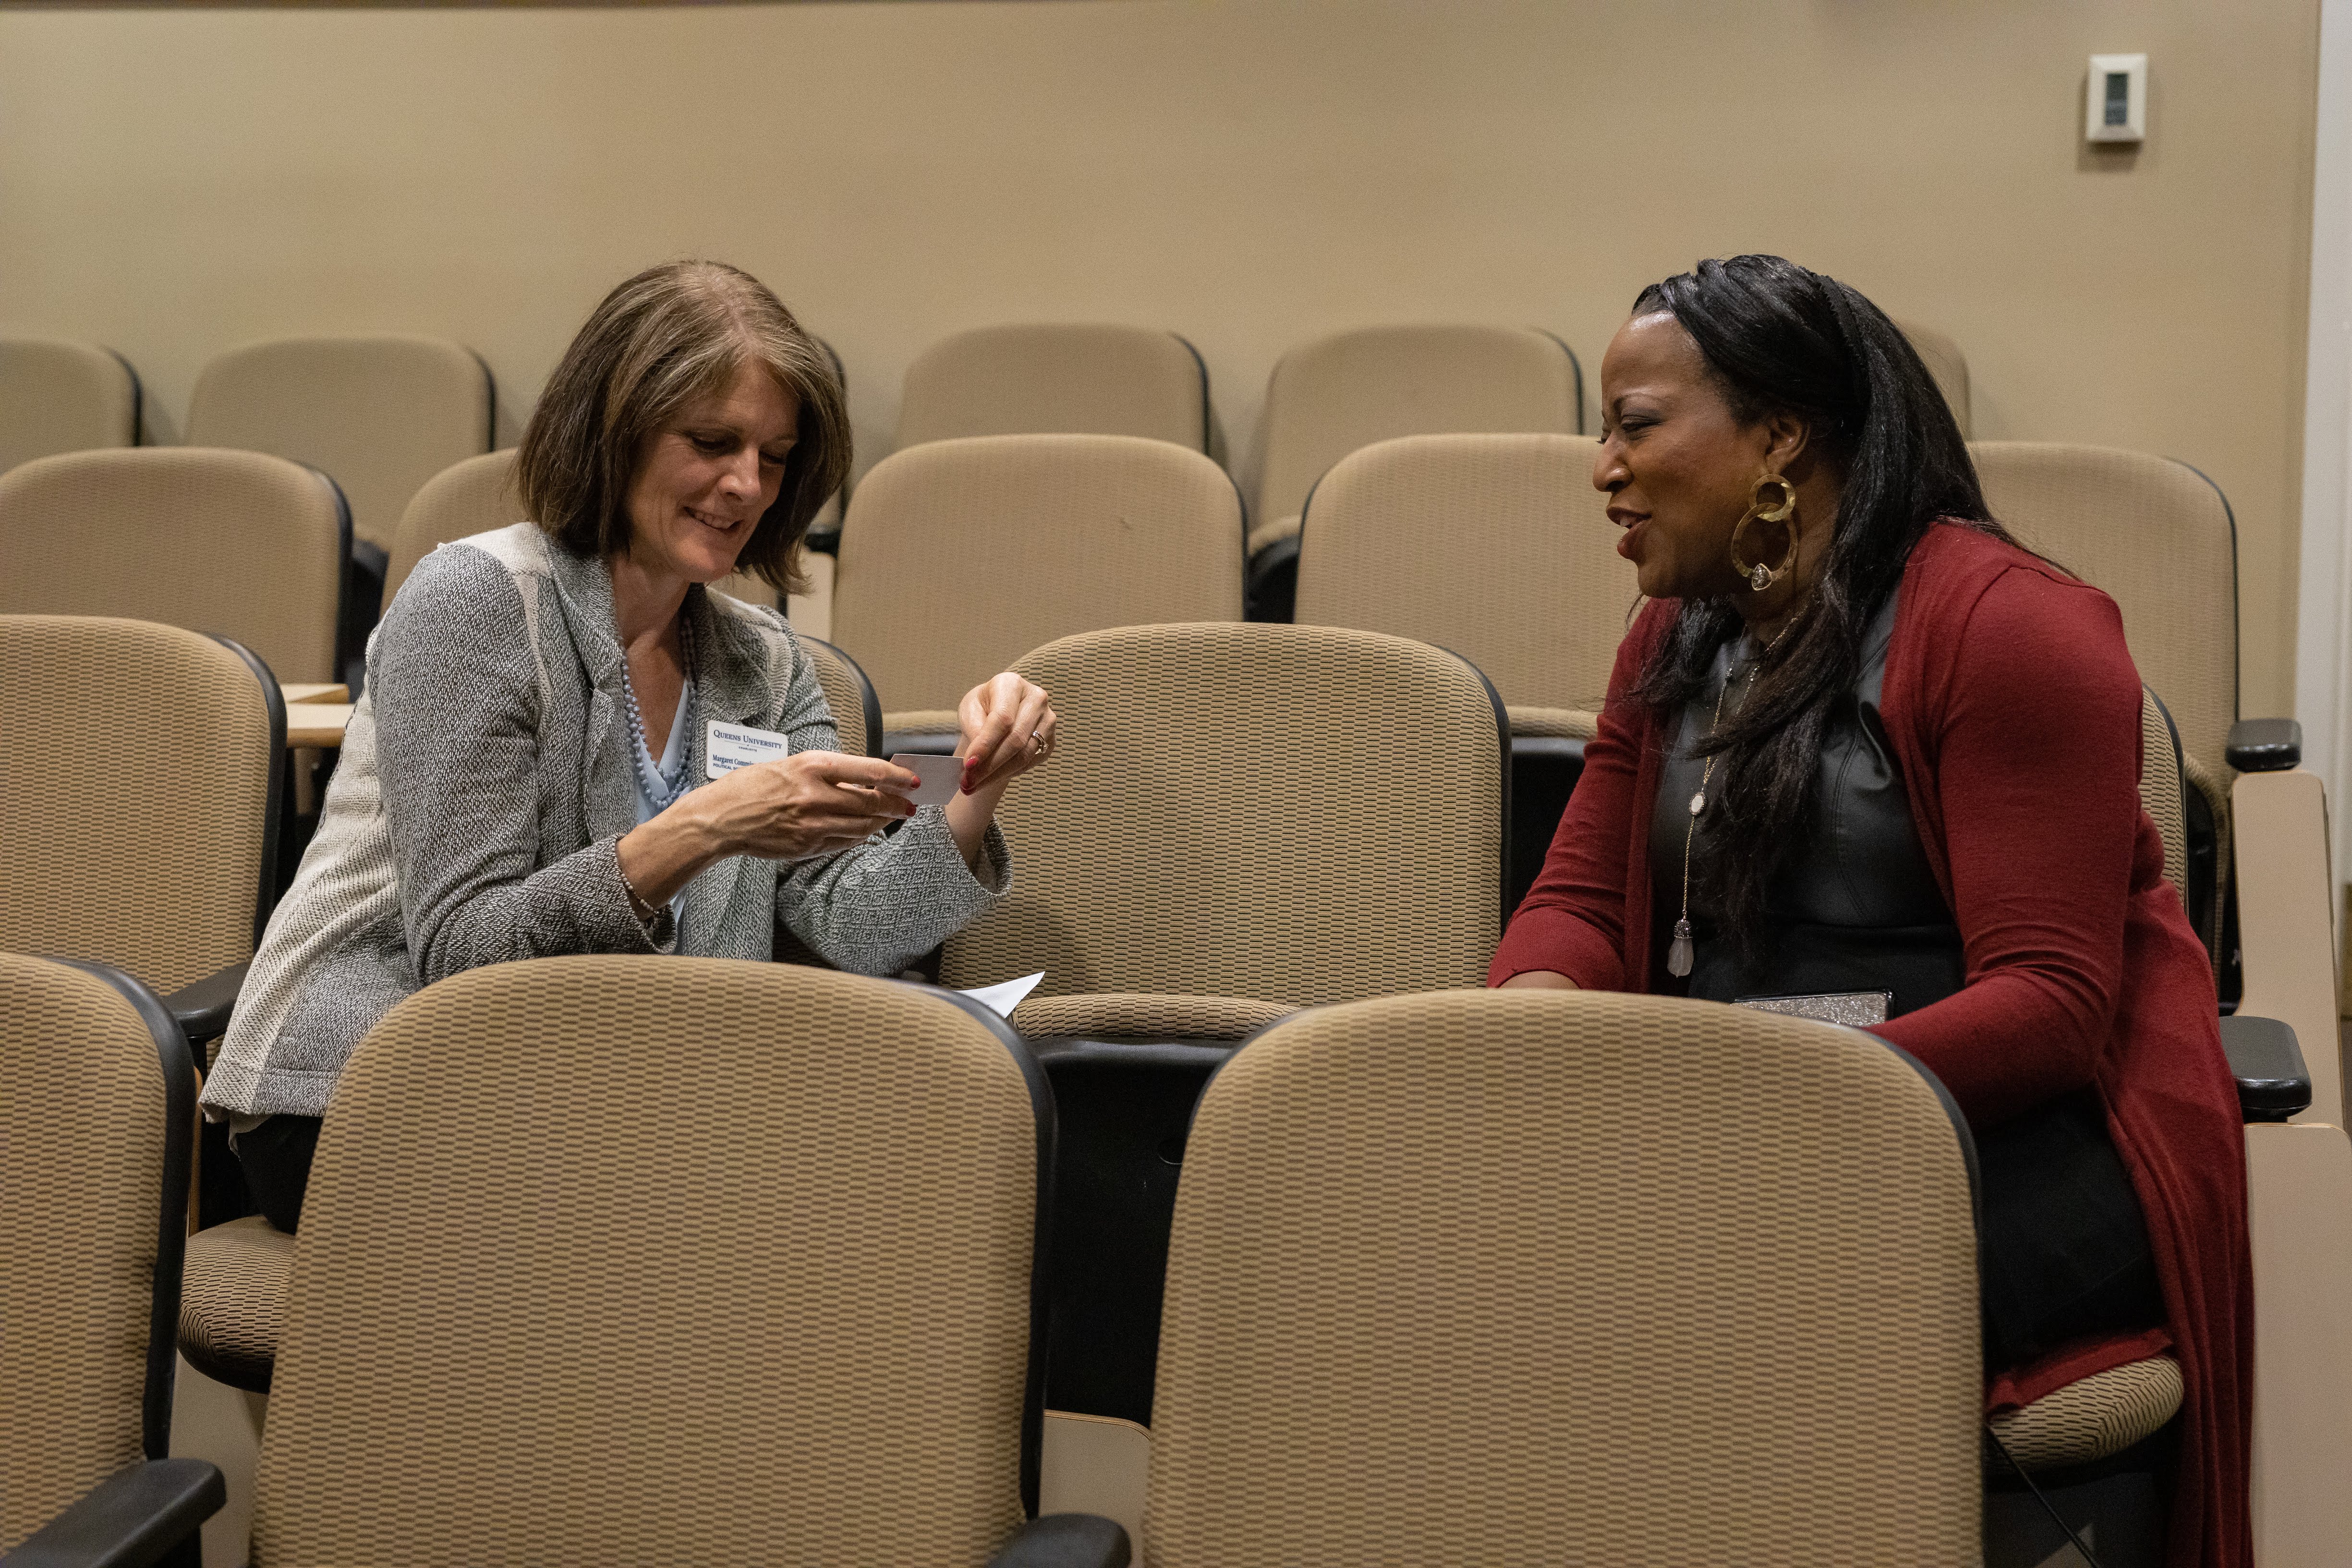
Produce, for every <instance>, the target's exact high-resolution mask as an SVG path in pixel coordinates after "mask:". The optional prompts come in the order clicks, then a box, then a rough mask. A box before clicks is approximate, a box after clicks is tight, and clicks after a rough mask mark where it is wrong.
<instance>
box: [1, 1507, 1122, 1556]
mask: <svg viewBox="0 0 2352 1568" xmlns="http://www.w3.org/2000/svg"><path fill="white" fill-rule="evenodd" d="M10 1561H12V1562H13V1561H14V1559H13V1558H12V1559H11V1560H10ZM1127 1561H1128V1545H1127V1531H1124V1530H1121V1529H1120V1528H1119V1527H1118V1525H1116V1524H1114V1523H1112V1522H1111V1521H1109V1520H1107V1519H1105V1518H1103V1517H1102V1516H1101V1515H1100V1514H1093V1513H1049V1514H1046V1515H1045V1516H1044V1517H1042V1518H1039V1519H1033V1520H1031V1521H1029V1522H1028V1523H1026V1524H1024V1525H1023V1526H1022V1527H1021V1533H1020V1534H1018V1535H1016V1536H1014V1537H1013V1539H1012V1541H1010V1542H1007V1543H1006V1545H1005V1547H1004V1550H1003V1551H1002V1552H998V1553H997V1554H996V1555H995V1556H993V1557H992V1558H990V1559H989V1560H988V1568H1127Z"/></svg>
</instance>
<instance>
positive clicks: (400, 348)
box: [188, 333, 497, 696]
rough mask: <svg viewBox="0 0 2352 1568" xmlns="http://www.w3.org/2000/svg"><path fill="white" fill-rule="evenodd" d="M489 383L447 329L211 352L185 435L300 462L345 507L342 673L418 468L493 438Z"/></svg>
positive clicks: (354, 679)
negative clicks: (347, 565)
mask: <svg viewBox="0 0 2352 1568" xmlns="http://www.w3.org/2000/svg"><path fill="white" fill-rule="evenodd" d="M496 404H497V395H496V392H495V389H494V388H493V387H492V385H491V382H490V372H489V367H488V365H486V364H484V363H482V361H481V359H480V357H479V356H478V355H477V354H476V353H474V352H473V351H472V350H471V349H468V348H466V347H464V346H462V345H460V344H457V343H453V342H448V341H447V340H446V339H443V338H428V337H414V336H407V335H401V334H392V333H384V334H373V335H364V336H358V335H355V336H340V337H300V338H279V339H276V340H274V341H271V342H258V343H250V344H247V345H246V346H245V347H243V348H238V349H232V350H230V351H229V352H228V353H224V354H219V355H217V356H215V358H214V359H213V360H212V361H211V362H210V363H207V364H206V365H205V368H204V370H203V372H202V373H201V374H198V375H197V377H196V389H195V391H194V394H193V395H191V396H190V399H189V403H188V444H189V445H190V446H192V447H247V448H250V449H251V450H254V451H257V452H270V453H274V454H276V455H277V456H278V457H281V458H292V459H294V460H295V461H296V462H300V463H308V464H310V466H311V467H313V468H317V469H319V470H320V472H322V473H325V474H328V475H331V477H332V478H333V479H334V480H335V482H336V483H337V484H338V485H340V486H341V487H342V490H343V494H344V496H345V498H346V499H347V500H349V502H350V504H351V509H352V564H351V569H350V577H351V584H350V586H349V588H348V589H347V590H346V592H345V595H344V609H345V615H346V617H347V619H346V622H345V625H344V628H343V639H344V642H345V644H346V645H347V650H348V651H349V652H350V653H352V655H353V656H354V658H353V661H352V662H353V668H352V669H351V671H350V673H349V675H348V676H347V678H346V679H345V684H347V685H348V686H350V688H351V689H352V695H353V696H357V695H358V693H359V689H360V682H361V679H362V676H363V674H364V671H363V670H362V669H361V668H357V660H356V655H357V654H358V652H359V651H360V650H361V649H362V648H363V647H364V646H365V643H366V639H367V634H368V632H369V630H370V629H371V628H373V626H374V625H375V622H376V616H378V614H379V613H380V612H381V611H382V609H383V602H384V590H383V579H384V556H385V552H387V551H388V550H389V549H390V548H391V544H392V536H393V532H394V530H395V529H396V528H397V527H398V526H399V523H400V516H401V512H402V510H404V508H405V507H406V506H407V505H408V502H409V499H410V498H411V497H413V496H414V495H415V493H416V492H417V490H418V489H419V488H420V487H422V486H423V485H424V483H425V480H427V479H431V478H432V477H433V476H434V475H436V474H437V473H439V472H440V471H441V470H442V469H443V468H447V467H448V466H449V465H450V464H451V463H454V462H456V461H457V460H458V459H460V458H467V457H472V456H474V455H476V454H477V453H481V452H487V451H488V450H489V449H490V447H491V444H492V442H493V441H494V439H495V438H496V437H495V423H496Z"/></svg>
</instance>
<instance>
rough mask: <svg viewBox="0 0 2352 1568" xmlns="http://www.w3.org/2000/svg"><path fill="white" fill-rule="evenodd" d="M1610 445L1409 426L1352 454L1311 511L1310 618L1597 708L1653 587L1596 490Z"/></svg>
mask: <svg viewBox="0 0 2352 1568" xmlns="http://www.w3.org/2000/svg"><path fill="white" fill-rule="evenodd" d="M1599 447H1600V443H1599V442H1597V441H1595V440H1593V439H1592V438H1591V437H1586V436H1528V435H1519V436H1482V435H1470V436H1462V435H1455V436H1408V437H1402V438H1401V439H1398V440H1394V441H1382V442H1381V443H1379V444H1378V445H1376V446H1370V447H1362V448H1360V449H1359V450H1357V451H1355V452H1353V453H1351V454H1349V456H1347V457H1345V458H1341V459H1340V460H1339V462H1338V463H1336V464H1335V465H1333V467H1332V468H1331V471H1330V472H1328V473H1327V474H1325V475H1324V476H1323V478H1322V480H1321V482H1320V483H1318V484H1317V485H1316V487H1315V493H1314V497H1313V499H1312V500H1310V501H1309V502H1308V503H1307V514H1306V517H1305V520H1304V521H1303V523H1302V525H1301V531H1300V534H1299V542H1298V596H1297V613H1296V618H1297V621H1298V623H1299V624H1300V625H1302V626H1361V627H1363V628H1364V629H1366V630H1368V631H1378V632H1390V633H1393V634H1394V635H1396V636H1398V637H1418V638H1420V639H1421V640H1422V641H1423V642H1431V643H1435V644H1436V645H1437V646H1438V647H1444V648H1449V649H1451V650H1453V651H1454V652H1455V653H1458V654H1460V655H1461V656H1462V657H1463V658H1466V659H1468V660H1469V661H1470V662H1471V663H1473V664H1475V665H1476V666H1477V667H1478V668H1479V669H1480V670H1481V671H1483V672H1484V673H1485V674H1486V679H1489V680H1491V681H1493V682H1494V683H1495V689H1496V690H1497V691H1500V692H1501V693H1502V694H1503V700H1504V701H1505V702H1506V703H1507V704H1510V705H1511V706H1512V707H1513V708H1514V709H1517V708H1523V707H1524V708H1527V709H1532V710H1543V709H1553V710H1562V709H1565V710H1581V711H1583V712H1586V713H1590V712H1592V711H1594V710H1598V709H1599V708H1600V707H1601V699H1602V698H1603V697H1604V696H1605V695H1606V694H1607V692H1608V689H1609V671H1610V668H1611V667H1612V665H1613V664H1614V663H1615V661H1616V658H1617V645H1618V644H1619V643H1620V642H1621V641H1622V640H1623V639H1624V636H1625V627H1626V624H1627V617H1628V616H1630V614H1631V613H1632V611H1633V605H1634V602H1635V600H1636V599H1637V598H1638V597H1639V596H1640V590H1639V589H1638V588H1637V587H1636V585H1635V584H1634V581H1633V563H1631V562H1629V561H1627V560H1625V559H1624V558H1623V557H1622V556H1620V555H1619V554H1618V553H1617V541H1618V539H1619V538H1620V537H1621V535H1622V530H1620V529H1619V528H1618V527H1617V526H1616V525H1615V524H1614V523H1612V522H1611V521H1609V517H1608V513H1607V511H1606V510H1605V509H1606V507H1607V505H1608V498H1607V497H1606V496H1604V495H1602V494H1601V492H1600V491H1599V490H1596V489H1593V488H1592V461H1593V458H1594V455H1595V454H1596V452H1597V451H1598V450H1599ZM1513 729H1514V731H1517V722H1516V721H1515V722H1514V724H1513ZM1537 732H1546V731H1537Z"/></svg>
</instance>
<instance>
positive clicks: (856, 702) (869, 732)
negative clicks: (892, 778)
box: [798, 637, 882, 757]
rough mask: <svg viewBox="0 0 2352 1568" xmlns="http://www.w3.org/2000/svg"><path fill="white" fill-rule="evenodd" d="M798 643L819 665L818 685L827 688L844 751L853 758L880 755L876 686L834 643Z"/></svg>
mask: <svg viewBox="0 0 2352 1568" xmlns="http://www.w3.org/2000/svg"><path fill="white" fill-rule="evenodd" d="M798 640H799V642H800V645H801V647H802V648H803V650H805V651H806V652H807V654H808V656H809V658H810V660H811V662H813V663H814V665H815V666H816V683H817V684H818V685H819V686H821V687H823V688H824V705H825V706H826V707H828V708H830V709H832V710H833V727H834V728H835V730H837V731H840V733H841V749H842V750H843V751H844V752H846V753H848V754H849V755H850V756H853V757H878V756H880V755H881V754H882V752H881V746H882V704H881V702H880V701H879V700H877V698H876V697H875V695H874V683H873V682H872V681H870V680H868V679H866V672H865V671H864V670H863V669H860V668H858V667H857V661H856V659H854V658H850V657H849V656H848V655H847V654H845V653H844V652H842V651H841V650H840V649H839V648H837V647H834V646H833V645H832V644H831V643H829V642H825V641H824V640H823V639H821V638H818V637H800V638H799V639H798Z"/></svg>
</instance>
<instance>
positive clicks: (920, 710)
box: [830, 436, 1242, 754]
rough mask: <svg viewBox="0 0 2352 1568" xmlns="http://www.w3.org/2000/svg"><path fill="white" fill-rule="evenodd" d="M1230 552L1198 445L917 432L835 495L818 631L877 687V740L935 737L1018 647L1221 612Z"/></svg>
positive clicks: (1212, 472) (1232, 568) (1230, 508)
mask: <svg viewBox="0 0 2352 1568" xmlns="http://www.w3.org/2000/svg"><path fill="white" fill-rule="evenodd" d="M1241 552H1242V509H1241V500H1240V497H1239V496H1238V495H1237V494H1236V493H1235V491H1234V486H1233V481H1232V480H1231V479H1227V478H1226V477H1225V471H1224V470H1223V468H1218V467H1217V465H1216V464H1214V463H1213V462H1211V461H1210V460H1209V459H1208V458H1205V457H1203V456H1202V455H1201V454H1200V453H1198V452H1188V451H1186V450H1184V449H1183V448H1182V447H1177V446H1174V445H1172V444H1171V443H1169V442H1165V441H1151V440H1146V439H1144V438H1142V437H1135V436H981V437H965V438H963V439H960V440H953V441H930V442H926V443H924V444H923V445H921V446H919V447H911V448H909V449H908V450H906V451H903V452H898V453H894V454H893V455H892V456H890V457H888V458H884V459H883V460H882V461H881V462H880V463H877V465H875V467H874V469H873V471H872V472H871V473H869V474H867V475H866V479H865V480H864V482H863V483H861V484H860V485H859V486H858V487H857V490H856V494H855V495H853V496H852V497H851V498H850V501H849V516H848V519H847V520H846V521H845V523H844V525H843V528H842V534H841V558H840V568H839V574H838V576H837V577H836V579H835V586H834V601H833V637H831V639H830V640H831V641H833V642H835V643H838V644H840V645H841V647H844V648H845V649H847V650H848V652H849V653H850V654H851V655H852V656H853V657H855V658H856V660H857V662H858V663H859V664H861V665H863V666H864V667H865V669H866V674H867V675H868V676H869V677H871V678H872V679H873V681H874V688H875V689H876V690H877V692H879V693H880V694H881V698H882V708H883V720H882V723H883V728H884V729H885V730H886V731H888V732H889V736H890V738H889V739H887V740H886V741H885V742H883V749H884V752H885V754H887V753H889V752H899V751H906V750H908V749H921V750H932V751H939V752H945V751H948V750H950V749H951V748H952V746H953V744H954V739H955V733H956V717H955V706H956V703H957V702H958V701H959V700H961V699H962V697H963V694H964V693H965V692H966V691H968V690H970V689H971V688H972V687H974V686H976V685H978V684H979V683H980V682H982V681H983V680H986V679H988V678H989V677H990V676H992V675H994V674H996V673H997V672H998V671H1000V670H1003V669H1005V668H1009V667H1010V666H1011V665H1012V663H1013V659H1014V658H1017V657H1019V656H1020V655H1021V654H1022V653H1023V652H1024V651H1025V650H1027V649H1029V648H1032V647H1037V646H1039V645H1040V644H1043V643H1046V642H1050V641H1052V640H1053V639H1054V638H1055V637H1066V636H1068V635H1069V634H1071V633H1073V632H1081V631H1091V630H1094V629H1096V628H1097V627H1101V626H1129V625H1139V624H1142V623H1146V622H1157V621H1209V620H1235V621H1237V620H1239V619H1240V618H1241V610H1242V605H1241V596H1242V595H1241V583H1242V570H1241V565H1242V554H1241ZM1057 695H1058V694H1057Z"/></svg>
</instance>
